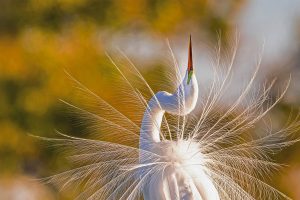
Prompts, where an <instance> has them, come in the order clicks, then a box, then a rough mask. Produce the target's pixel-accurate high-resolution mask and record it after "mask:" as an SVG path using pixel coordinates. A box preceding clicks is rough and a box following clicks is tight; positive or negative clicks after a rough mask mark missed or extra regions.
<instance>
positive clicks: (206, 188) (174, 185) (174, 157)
mask: <svg viewBox="0 0 300 200" xmlns="http://www.w3.org/2000/svg"><path fill="white" fill-rule="evenodd" d="M188 56H189V57H188V67H187V70H186V73H185V76H184V79H183V80H182V83H181V84H180V85H179V87H178V88H177V90H176V91H175V92H174V93H173V94H170V93H168V92H165V91H161V92H158V93H156V94H155V95H154V96H153V97H152V98H151V99H150V101H149V103H148V106H147V109H146V111H145V113H144V117H143V120H142V125H141V133H140V149H142V150H146V151H149V152H153V153H155V154H157V155H159V156H161V157H162V158H161V159H160V160H159V162H168V163H169V164H168V166H167V167H166V168H165V169H164V171H162V172H161V173H156V174H154V175H153V174H152V177H151V178H149V180H148V184H147V185H148V186H147V187H145V188H144V189H143V194H144V199H145V200H161V199H164V200H173V199H182V200H202V199H203V200H218V199H219V195H218V192H217V189H216V188H215V186H214V184H213V182H212V181H211V179H210V177H209V176H208V175H207V174H206V173H205V172H204V171H203V170H202V169H201V167H199V166H197V165H196V166H192V167H191V165H192V164H193V162H194V163H201V159H202V158H201V154H200V152H199V150H200V149H199V148H198V146H199V145H197V143H196V142H188V141H185V140H182V139H180V140H177V141H170V140H164V141H161V139H160V128H161V123H162V119H163V115H164V114H165V112H168V113H170V114H173V115H187V114H189V113H190V112H191V111H193V109H194V108H195V106H196V103H197V99H198V82H197V79H196V76H195V73H194V68H193V58H192V41H191V36H190V44H189V54H188ZM193 154H194V155H193ZM190 155H193V156H194V157H190ZM140 162H141V164H147V160H146V161H144V160H143V157H141V160H140Z"/></svg>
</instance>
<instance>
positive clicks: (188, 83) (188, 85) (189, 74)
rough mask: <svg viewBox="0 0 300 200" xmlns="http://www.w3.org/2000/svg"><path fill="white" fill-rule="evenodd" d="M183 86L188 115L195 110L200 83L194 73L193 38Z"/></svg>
mask: <svg viewBox="0 0 300 200" xmlns="http://www.w3.org/2000/svg"><path fill="white" fill-rule="evenodd" d="M181 86H182V87H183V92H184V94H183V96H184V101H185V102H184V104H185V114H187V113H189V112H191V111H192V110H193V109H194V108H195V106H196V103H197V99H198V82H197V79H196V76H195V73H194V65H193V52H192V39H191V36H190V42H189V49H188V65H187V70H186V73H185V77H184V79H183V82H182V83H181Z"/></svg>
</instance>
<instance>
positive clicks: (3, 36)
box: [0, 0, 300, 200]
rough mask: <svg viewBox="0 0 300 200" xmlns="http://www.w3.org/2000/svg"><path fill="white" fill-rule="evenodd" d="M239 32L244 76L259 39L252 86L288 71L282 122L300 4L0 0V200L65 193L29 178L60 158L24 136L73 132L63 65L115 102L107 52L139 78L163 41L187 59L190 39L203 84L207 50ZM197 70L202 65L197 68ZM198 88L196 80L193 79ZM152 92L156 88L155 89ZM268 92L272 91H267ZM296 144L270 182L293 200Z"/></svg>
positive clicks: (299, 98) (297, 177)
mask: <svg viewBox="0 0 300 200" xmlns="http://www.w3.org/2000/svg"><path fill="white" fill-rule="evenodd" d="M237 32H238V33H239V38H240V42H239V43H240V50H239V56H238V59H239V62H238V63H239V66H238V67H239V68H238V69H237V72H236V74H237V75H238V76H239V75H241V77H242V76H243V74H245V73H246V72H247V66H248V64H249V63H253V62H254V60H255V59H256V57H257V55H258V54H259V52H261V49H262V46H263V44H264V51H263V52H264V53H263V61H262V69H261V73H260V74H259V77H258V80H257V81H258V82H260V81H261V82H263V81H265V80H268V79H271V78H273V77H274V76H277V77H278V79H279V84H278V86H279V87H280V83H281V82H284V81H285V80H287V79H288V77H289V75H290V74H291V75H292V82H291V85H290V88H289V90H288V92H287V95H286V96H285V98H284V99H283V101H281V103H280V104H279V105H278V106H276V108H275V111H274V112H272V113H274V116H273V117H272V118H275V121H276V118H277V117H278V118H280V120H281V119H282V118H283V119H284V118H286V117H287V116H288V114H289V112H290V111H291V110H297V109H298V108H299V105H300V1H298V0H290V1H280V0H275V1H274V0H265V1H259V0H252V1H250V0H238V1H236V0H227V1H217V0H215V1H214V0H190V1H183V0H175V1H174V0H173V1H171V0H161V1H158V0H23V1H19V0H1V1H0V127H1V131H0V200H10V199H13V200H15V199H22V200H35V199H73V198H74V196H73V194H72V193H68V194H65V193H62V194H61V193H58V191H57V188H54V187H52V186H48V185H43V184H41V183H39V182H38V181H34V180H33V179H35V178H40V177H44V176H49V175H51V174H55V173H57V172H59V171H62V169H66V167H67V164H66V163H65V162H64V160H62V159H60V158H59V157H58V156H57V152H56V151H54V150H53V149H49V148H46V147H45V146H44V145H42V144H40V143H39V142H38V141H36V140H35V139H34V138H31V137H29V136H28V133H30V134H34V135H39V136H48V137H51V136H53V132H54V129H58V130H62V131H63V132H66V133H72V134H74V135H80V133H81V130H80V128H78V127H74V126H73V124H74V121H76V118H77V116H76V114H72V115H71V117H70V115H69V114H68V112H66V108H65V107H66V106H65V105H64V104H62V103H61V102H59V100H58V99H60V98H61V99H65V100H70V101H72V99H73V97H74V91H73V90H74V89H72V84H70V81H69V80H68V78H67V76H66V74H65V73H64V69H66V70H67V71H69V72H70V73H71V74H72V75H74V77H76V78H78V79H80V81H81V82H82V83H84V84H85V85H88V86H89V87H90V88H92V89H93V91H96V92H97V91H101V90H105V91H110V92H106V93H105V94H104V97H105V98H106V99H109V100H110V101H113V97H114V96H115V94H113V90H112V89H113V88H110V87H112V86H111V84H109V81H111V80H110V79H111V77H110V73H109V70H108V69H109V68H110V67H113V66H112V64H111V63H110V61H109V59H108V58H107V57H106V56H105V52H106V51H108V52H110V51H114V50H115V49H116V48H119V49H121V50H122V51H124V52H125V53H126V54H127V55H128V56H129V57H130V58H131V59H132V60H133V61H134V62H135V63H136V64H137V66H138V67H139V68H140V69H141V70H142V71H143V72H144V74H145V75H146V76H147V75H149V74H151V72H153V71H154V70H155V69H157V68H160V70H164V62H163V60H164V55H165V54H166V51H168V47H167V44H166V39H169V41H170V43H171V46H172V48H173V50H174V52H175V56H176V57H177V58H178V62H179V64H180V66H185V65H186V49H187V42H188V36H189V34H190V33H191V34H192V36H193V42H194V57H195V63H196V64H197V65H198V66H197V67H198V68H199V70H198V71H199V73H200V75H199V76H200V77H202V78H199V79H201V80H206V79H209V77H207V76H209V75H208V74H205V73H204V72H205V67H207V66H206V63H208V62H209V59H210V56H209V55H210V54H211V52H212V51H211V50H212V49H213V48H214V47H215V46H216V45H217V42H218V38H220V37H221V41H222V45H223V46H225V47H226V46H229V45H230V41H229V39H228V38H230V37H231V36H233V37H235V35H236V33H237ZM202 66H203V70H202V72H201V69H202ZM201 84H203V82H201ZM158 89H159V88H158ZM274 90H276V88H275V89H274ZM299 153H300V145H299V143H298V144H295V145H294V146H292V147H290V148H287V149H285V150H284V151H282V152H281V153H279V154H278V155H276V157H275V159H276V161H278V162H281V163H284V164H287V165H288V166H287V167H286V168H284V170H282V171H281V172H278V173H275V174H274V175H272V177H271V180H270V182H271V183H272V185H274V186H275V187H276V188H278V189H280V190H281V191H283V192H284V193H286V194H288V195H289V196H290V197H292V198H293V199H298V200H300V157H299V155H300V154H299Z"/></svg>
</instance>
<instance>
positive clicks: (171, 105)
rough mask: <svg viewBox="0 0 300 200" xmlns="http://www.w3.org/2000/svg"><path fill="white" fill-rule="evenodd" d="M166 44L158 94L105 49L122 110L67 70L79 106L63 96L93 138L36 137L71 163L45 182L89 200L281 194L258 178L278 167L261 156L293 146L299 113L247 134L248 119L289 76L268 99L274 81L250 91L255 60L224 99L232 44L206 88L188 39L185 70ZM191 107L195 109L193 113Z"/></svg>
mask: <svg viewBox="0 0 300 200" xmlns="http://www.w3.org/2000/svg"><path fill="white" fill-rule="evenodd" d="M169 49H170V55H171V57H172V59H173V65H172V67H170V68H169V69H168V73H169V74H167V75H164V79H163V80H158V81H153V80H152V81H151V82H154V83H155V82H156V83H158V82H162V81H163V84H159V87H162V88H166V89H167V91H158V92H156V91H154V90H153V89H152V87H151V86H150V84H149V83H148V82H147V81H146V79H145V77H144V76H143V75H142V73H141V72H140V71H139V70H138V68H137V67H136V66H135V65H134V64H133V63H132V62H131V61H130V60H129V58H128V57H127V56H126V55H125V54H124V53H123V52H121V51H120V56H121V59H113V58H111V57H110V56H109V55H108V59H110V60H111V62H112V64H113V65H114V67H115V72H116V73H117V74H118V75H116V77H115V79H114V83H112V84H116V85H115V86H114V87H116V88H118V89H119V93H118V101H120V99H123V103H120V102H119V104H122V105H126V110H124V112H122V111H121V110H120V109H118V108H117V107H116V106H113V102H108V101H105V100H104V99H103V98H101V97H100V96H99V95H97V94H96V93H95V92H93V91H92V90H90V89H89V88H88V87H86V86H85V85H84V84H82V83H81V82H80V81H78V80H77V79H75V78H74V77H72V76H71V75H70V74H68V73H67V74H68V76H69V77H70V79H71V80H72V81H73V82H74V83H75V84H76V86H77V88H78V89H79V91H80V92H81V93H82V94H83V95H84V97H85V98H87V99H88V101H89V105H88V107H87V108H81V107H78V106H76V105H73V104H71V103H69V102H65V101H63V102H64V103H66V104H67V105H68V106H70V107H71V108H72V109H74V110H75V111H77V112H78V113H79V114H80V116H81V117H82V118H81V119H82V122H85V124H86V125H87V126H88V127H90V128H91V129H90V130H92V131H93V132H94V134H93V136H96V138H95V139H84V138H78V137H72V136H70V135H65V134H62V133H59V134H60V135H61V136H62V137H59V138H42V139H44V140H46V141H47V142H49V143H50V144H53V145H54V147H55V148H60V149H62V150H63V149H64V150H67V151H68V153H70V154H71V155H70V156H69V157H68V158H70V161H71V162H72V163H73V164H74V168H72V169H70V170H68V171H65V172H62V173H60V174H57V175H54V176H51V177H48V178H45V179H44V181H46V182H47V183H51V184H54V185H56V186H57V187H58V188H59V189H61V190H64V189H66V188H71V189H72V190H78V191H80V192H78V193H79V194H78V196H77V199H88V200H92V199H107V200H108V199H129V200H133V199H140V198H144V199H145V200H160V199H166V200H174V199H184V200H196V199H197V200H202V199H203V200H218V199H229V200H235V199H243V200H248V199H249V200H250V199H289V198H288V197H287V196H286V195H285V194H283V193H281V192H280V191H278V190H277V189H275V188H273V187H272V186H271V185H268V184H267V183H265V182H264V180H263V177H265V176H269V175H270V171H271V170H274V169H277V168H278V167H280V165H279V164H277V163H274V162H272V160H271V159H270V158H269V157H268V155H269V153H276V152H277V151H280V150H281V149H282V148H283V147H286V146H289V145H292V144H294V143H295V142H297V139H295V138H294V139H290V138H292V137H291V136H292V133H294V132H296V131H298V130H299V128H300V121H299V116H298V115H297V116H296V117H295V118H294V119H293V120H291V119H287V121H288V123H287V124H286V126H285V127H282V129H280V130H276V129H275V130H272V129H271V128H269V127H268V128H269V129H267V130H266V132H265V133H264V134H255V135H254V134H253V133H254V131H256V129H255V127H256V125H257V123H259V122H260V121H263V119H264V117H265V116H266V114H267V113H268V112H269V111H270V110H271V109H272V108H273V107H274V106H275V105H276V104H277V103H278V102H279V101H280V100H281V99H282V97H283V96H284V94H285V92H286V90H287V87H288V84H289V81H287V83H286V87H285V88H284V89H283V90H282V92H280V93H279V94H278V96H277V98H276V99H274V98H273V99H272V98H269V97H270V95H269V94H270V92H271V90H272V87H273V86H274V84H275V80H273V81H271V82H270V83H269V84H265V85H263V86H262V87H256V88H255V89H254V90H253V87H254V82H255V79H256V76H257V74H258V72H259V66H260V62H258V63H257V66H256V67H255V69H254V70H253V74H252V76H251V78H250V79H249V80H248V82H247V84H246V85H245V87H244V88H243V90H241V92H240V94H239V95H238V96H237V98H236V99H234V100H232V102H231V104H230V105H228V103H227V104H225V103H223V97H224V91H226V90H227V89H228V87H229V85H230V84H229V83H230V79H231V77H232V76H233V75H234V74H233V70H232V68H233V65H234V60H235V55H236V51H237V48H235V49H234V50H233V52H232V57H231V59H230V60H229V62H228V63H226V64H227V65H226V67H222V66H224V63H223V62H222V61H221V56H220V47H219V48H217V51H216V54H217V56H216V57H217V59H216V60H215V62H214V64H213V65H212V69H214V81H213V83H212V84H211V85H209V86H207V89H208V90H205V91H202V90H200V89H199V88H198V82H197V79H196V75H195V73H194V72H195V71H196V70H201V66H196V65H194V64H193V58H192V42H191V38H190V43H189V48H188V63H187V67H183V66H178V64H177V62H176V59H175V57H174V55H173V52H172V50H171V48H169ZM259 61H260V59H259ZM183 68H185V69H186V70H185V73H184V74H181V72H180V71H181V69H183ZM224 69H226V70H224ZM220 71H221V72H222V73H219V72H220ZM167 77H169V79H170V80H167ZM170 83H172V84H173V85H172V86H171V87H167V85H168V84H170ZM160 90H161V89H160ZM198 93H199V95H198ZM198 96H200V97H199V99H198ZM197 105H198V106H197ZM199 105H200V106H199ZM195 107H199V108H200V109H199V111H198V113H197V110H195ZM249 136H250V137H249Z"/></svg>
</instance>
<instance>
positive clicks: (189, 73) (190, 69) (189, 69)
mask: <svg viewBox="0 0 300 200" xmlns="http://www.w3.org/2000/svg"><path fill="white" fill-rule="evenodd" d="M193 70H194V67H193V53H192V36H191V35H190V44H189V58H188V68H187V72H188V80H187V84H189V83H190V81H191V79H192V75H193Z"/></svg>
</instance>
